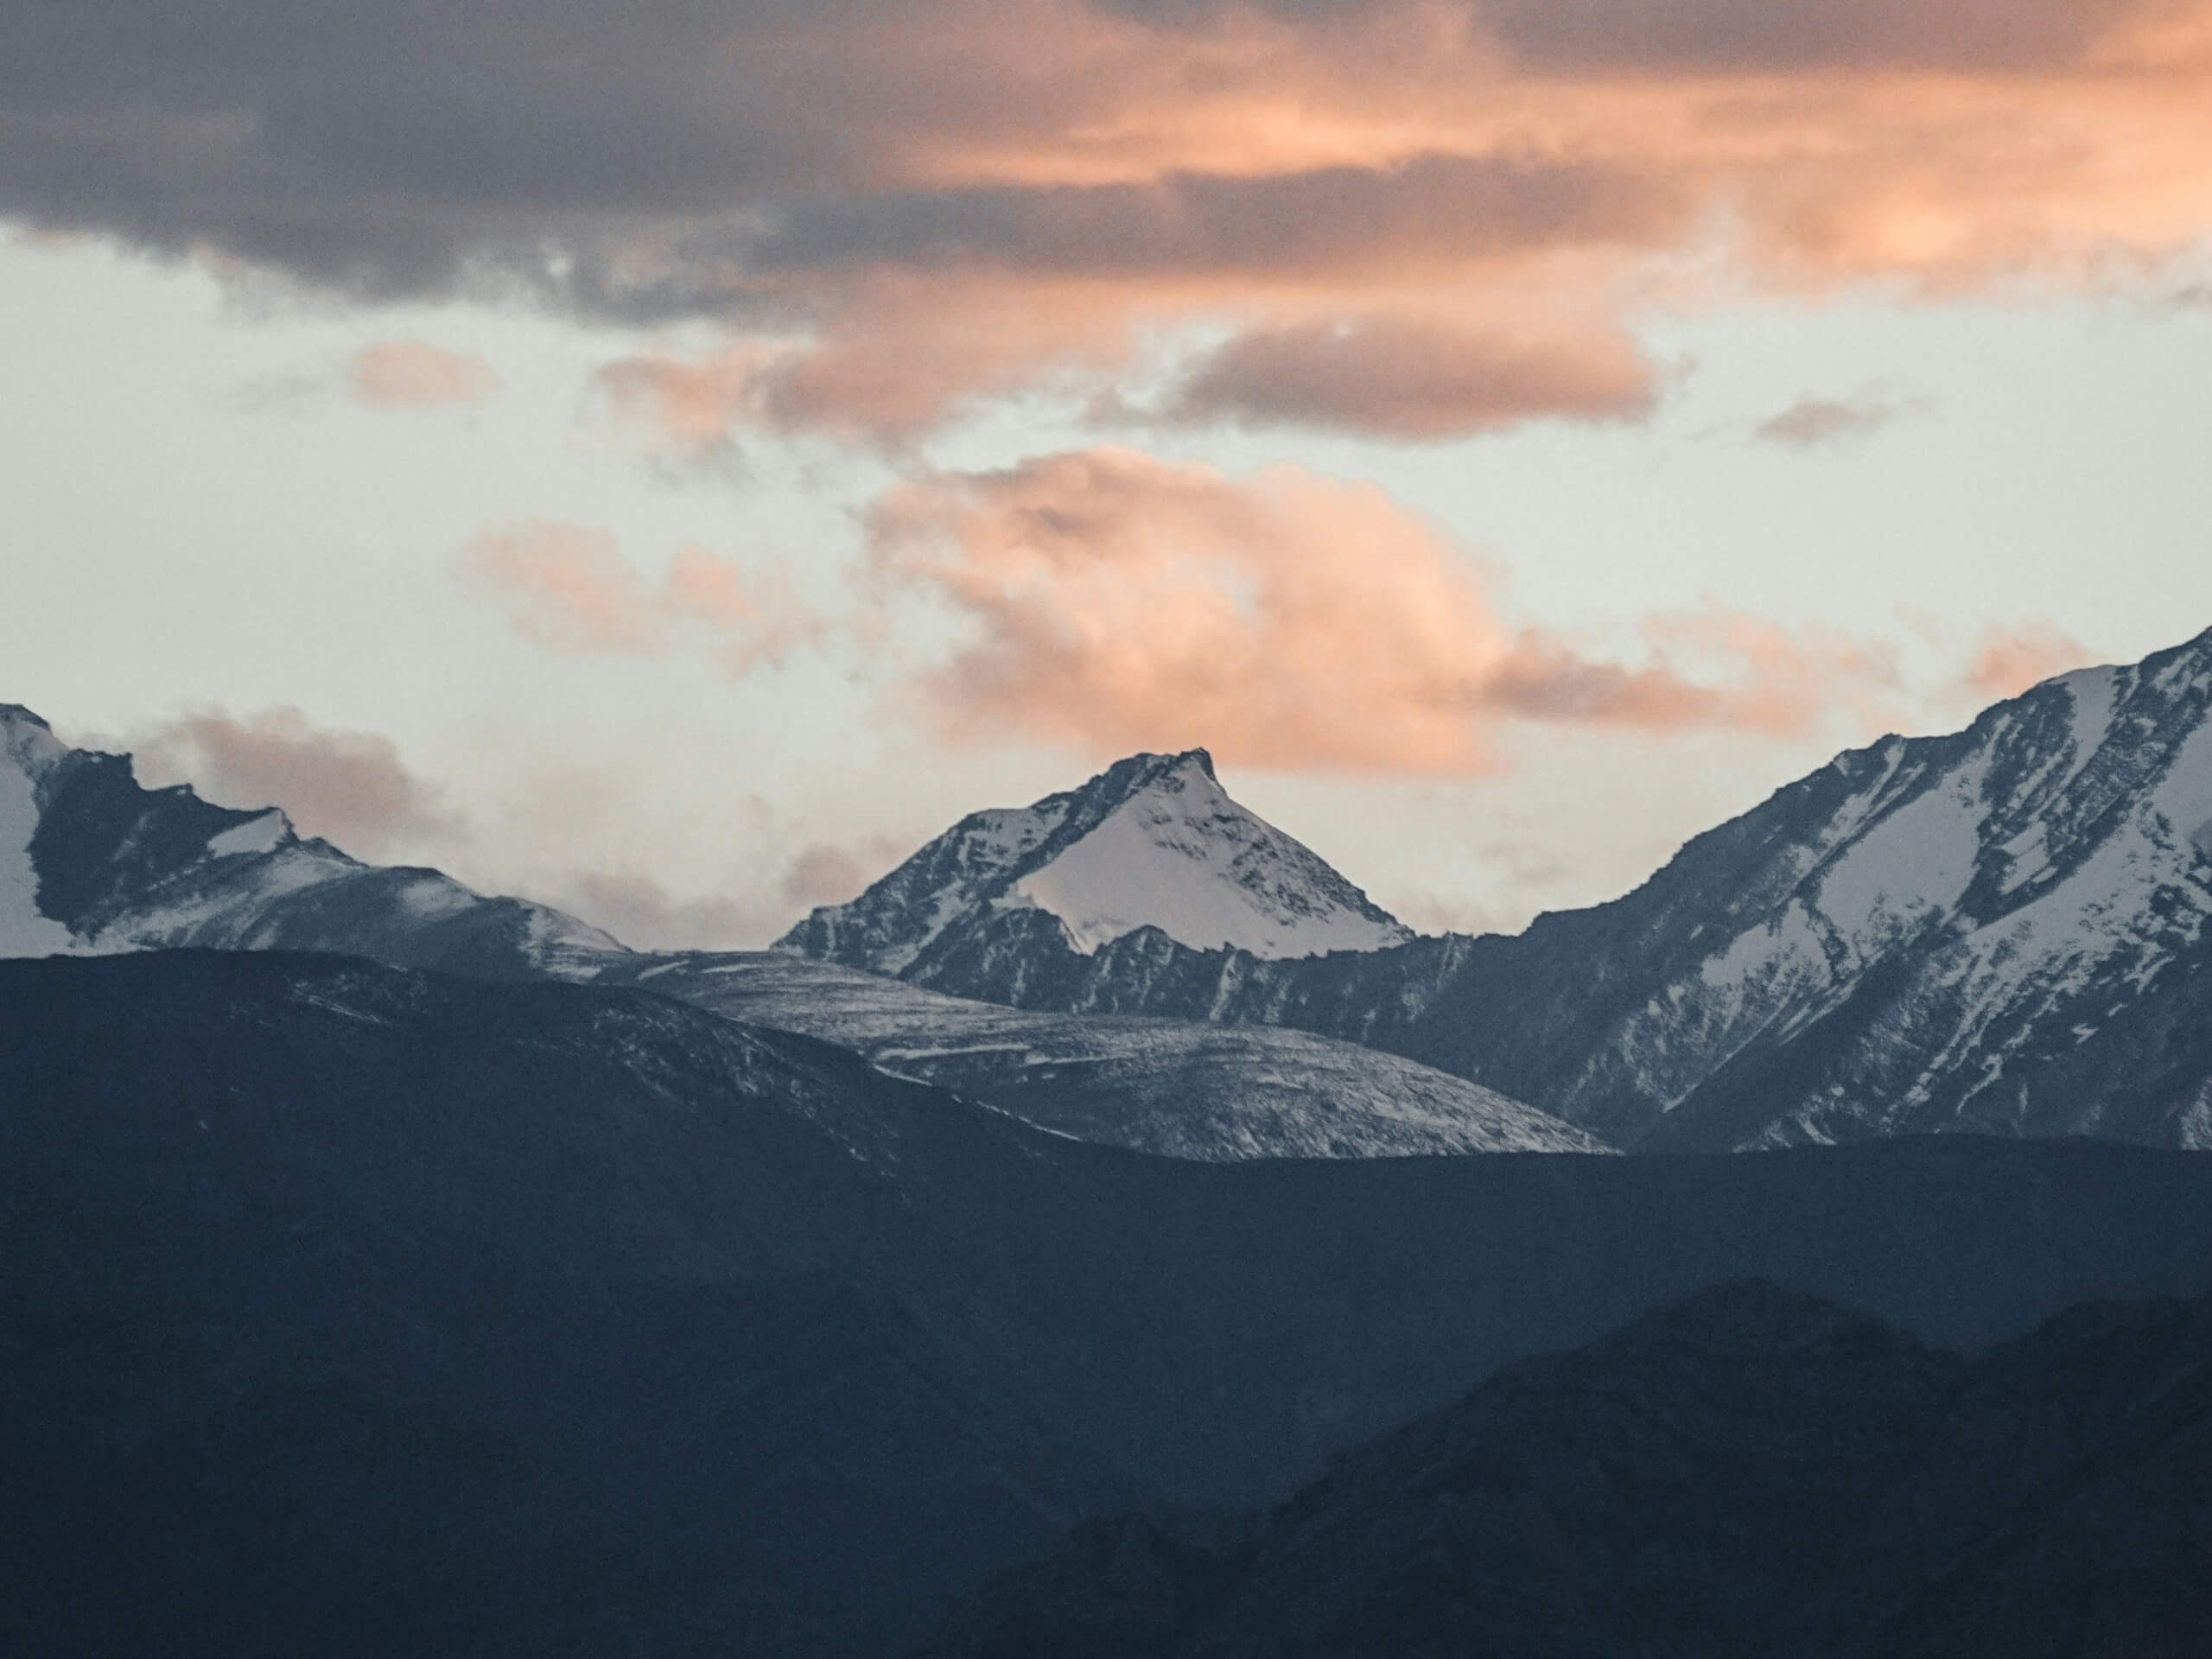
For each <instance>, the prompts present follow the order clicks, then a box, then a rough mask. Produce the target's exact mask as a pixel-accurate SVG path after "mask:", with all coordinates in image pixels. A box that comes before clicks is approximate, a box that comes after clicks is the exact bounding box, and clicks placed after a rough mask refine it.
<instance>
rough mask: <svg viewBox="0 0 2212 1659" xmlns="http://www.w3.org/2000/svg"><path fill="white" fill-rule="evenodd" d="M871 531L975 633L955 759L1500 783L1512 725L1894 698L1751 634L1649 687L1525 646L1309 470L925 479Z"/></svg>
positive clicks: (1123, 465)
mask: <svg viewBox="0 0 2212 1659" xmlns="http://www.w3.org/2000/svg"><path fill="white" fill-rule="evenodd" d="M869 532H870V543H871V549H872V555H873V558H874V564H875V568H876V569H877V570H878V572H879V573H880V575H881V576H882V577H883V578H884V579H886V580H887V581H889V582H893V583H895V584H899V585H903V586H905V587H908V588H914V589H918V590H919V591H921V592H923V593H925V594H928V595H929V596H931V597H932V598H933V599H935V600H937V601H939V602H941V603H943V604H944V605H945V606H946V607H949V608H950V610H951V611H952V612H953V613H955V614H956V615H957V616H958V617H959V618H960V619H961V620H963V621H964V622H965V623H966V624H967V626H968V635H967V639H966V642H965V644H964V645H963V647H962V648H961V649H960V650H959V651H958V652H957V653H956V654H955V655H954V656H953V657H952V658H950V660H949V661H948V662H946V663H945V664H943V665H942V666H940V667H939V668H938V669H937V670H936V671H933V672H932V673H931V674H930V675H929V676H927V677H925V681H924V683H923V685H922V688H921V689H922V691H923V696H924V700H925V708H926V709H928V711H929V712H930V713H931V715H934V716H935V718H936V719H937V721H938V723H939V724H940V726H941V727H942V728H944V732H945V733H946V734H947V735H949V736H950V737H953V738H955V739H958V738H963V737H964V738H997V737H1003V736H1007V735H1018V736H1027V737H1030V738H1037V739H1044V740H1046V741H1057V742H1061V743H1065V744H1068V745H1071V746H1072V747H1077V748H1079V749H1082V750H1084V751H1086V752H1089V753H1100V754H1106V753H1126V752H1127V751H1128V750H1131V749H1135V748H1173V747H1190V746H1192V745H1196V744H1200V743H1203V744H1205V745H1207V746H1209V747H1212V748H1213V749H1214V750H1215V751H1216V752H1217V753H1219V754H1221V755H1222V756H1223V758H1224V759H1225V760H1230V761H1231V762H1232V763H1235V764H1239V765H1245V766H1260V767H1271V768H1282V769H1296V768H1319V769H1332V770H1341V771H1355V772H1399V773H1410V774H1422V773H1427V774H1452V773H1465V772H1478V771H1483V770H1486V769H1491V768H1493V767H1495V766H1497V765H1498V764H1499V763H1500V752H1499V750H1498V748H1497V745H1496V743H1495V741H1494V738H1495V734H1496V728H1497V725H1498V723H1499V722H1501V721H1509V720H1512V721H1541V722H1562V723H1573V724H1582V725H1603V726H1616V727H1631V728H1643V729H1649V730H1671V729H1682V728H1717V729H1728V730H1738V731H1748V732H1753V733H1758V734H1770V735H1772V734H1802V733H1803V732H1806V731H1808V730H1811V729H1814V728H1815V727H1816V726H1817V725H1818V724H1819V722H1820V721H1821V720H1823V719H1824V718H1826V717H1827V716H1828V715H1830V714H1832V713H1833V712H1834V711H1836V710H1837V709H1846V708H1850V707H1852V706H1853V701H1852V700H1853V698H1854V697H1857V698H1864V697H1865V696H1868V695H1871V694H1872V693H1873V692H1874V691H1876V690H1879V689H1880V688H1882V687H1883V686H1885V684H1886V683H1888V682H1889V681H1890V680H1891V679H1893V677H1894V669H1893V666H1892V665H1891V664H1890V663H1889V662H1888V661H1887V660H1886V659H1885V658H1884V657H1883V656H1882V655H1881V654H1880V653H1878V652H1870V651H1866V650H1863V649H1854V648H1852V647H1850V646H1848V645H1846V644H1843V643H1840V642H1821V641H1813V642H1809V643H1808V642H1807V641H1804V640H1802V639H1798V638H1796V636H1793V635H1791V634H1790V633H1789V632H1786V631H1784V630H1783V629H1781V628H1779V627H1777V626H1774V625H1771V624H1766V623H1762V622H1759V621H1758V620H1756V619H1751V618H1746V617H1741V616H1738V615H1736V614H1733V613H1725V612H1713V613H1702V614H1700V615H1698V616H1694V617H1690V618H1658V619H1652V620H1650V621H1649V623H1648V624H1647V626H1646V628H1645V633H1646V636H1647V637H1646V646H1647V656H1648V658H1649V660H1647V661H1646V662H1644V663H1643V664H1640V665H1625V664H1619V663H1617V662H1612V661H1610V660H1606V659H1604V658H1594V657H1592V656H1590V655H1588V654H1586V653H1585V652H1580V651H1578V650H1577V649H1575V648H1574V647H1573V645H1570V644H1569V643H1567V641H1565V640H1563V639H1559V638H1557V637H1554V636H1551V635H1547V634H1543V633H1541V632H1532V631H1516V630H1513V629H1510V628H1509V627H1507V626H1505V625H1503V623H1502V622H1501V621H1500V620H1498V618H1497V615H1496V614H1495V613H1494V612H1493V610H1492V608H1491V603H1490V601H1489V598H1488V596H1487V594H1485V592H1484V588H1483V586H1482V584H1481V582H1480V580H1479V578H1478V575H1477V572H1476V570H1475V568H1474V567H1473V566H1472V565H1471V563H1469V562H1468V561H1467V560H1466V559H1465V557H1464V556H1462V555H1460V554H1459V551H1458V550H1455V549H1454V548H1453V547H1452V546H1451V545H1450V543H1448V542H1447V541H1446V539H1445V537H1443V536H1442V535H1441V534H1440V532H1439V531H1437V530H1436V529H1435V528H1434V527H1433V525H1431V524H1428V523H1427V522H1426V521H1425V520H1422V519H1421V518H1416V517H1415V516H1414V515H1413V514H1410V513H1408V512H1405V511H1404V510H1403V509H1402V508H1400V507H1399V506H1397V505H1395V503H1393V502H1392V501H1391V500H1390V499H1389V498H1388V497H1386V496H1385V495H1384V494H1383V493H1382V492H1381V491H1379V490H1377V489H1376V488H1374V487H1373V486H1369V485H1354V484H1344V483H1338V482H1336V481H1333V480H1328V479H1324V478H1321V477H1319V476H1317V475H1315V474H1311V473H1307V472H1304V471H1301V470H1300V469H1297V468H1293V467H1277V468H1274V469H1272V470H1270V471H1268V472H1264V473H1262V474H1257V475H1255V477H1253V478H1251V479H1249V480H1233V479H1230V478H1228V477H1226V476H1224V475H1223V474H1219V473H1217V472H1214V471H1212V470H1211V469H1209V468H1206V467H1177V466H1171V465H1169V464H1167V463H1165V462H1162V461H1155V460H1153V459H1151V458H1149V457H1147V456H1145V455H1142V454H1137V453H1135V452H1134V451H1129V450H1122V449H1111V448H1106V449H1094V450H1086V451H1081V452H1077V453H1073V454H1058V455H1052V456H1046V457H1042V458H1039V459H1037V460H1033V461H1026V462H1024V463H1022V464H1021V465H1020V466H1019V467H1012V468H1009V469H1007V470H1004V471H1001V472H991V473H973V474H931V475H928V476H925V477H922V478H918V479H915V480H910V481H908V482H907V483H906V484H904V485H902V486H898V487H896V488H894V489H893V490H892V491H891V492H890V493H887V495H886V496H885V497H884V498H883V499H881V500H880V501H879V502H878V504H877V505H876V506H875V508H874V512H873V513H872V514H871V517H870V520H869Z"/></svg>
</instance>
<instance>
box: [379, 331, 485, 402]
mask: <svg viewBox="0 0 2212 1659" xmlns="http://www.w3.org/2000/svg"><path fill="white" fill-rule="evenodd" d="M503 384H505V383H504V382H502V381H501V380H500V378H499V375H498V374H497V373H496V372H493V368H492V365H490V364H489V363H486V361H485V360H484V359H482V358H481V357H479V356H477V355H476V354H474V353H468V352H448V351H441V350H440V349H439V348H438V347H436V346H430V345H426V344H424V343H423V341H422V340H378V341H377V342H375V343H374V344H373V345H369V346H363V347H362V348H361V350H360V351H359V352H358V353H355V354H354V357H353V360H352V361H351V362H349V363H348V364H347V365H346V390H347V391H349V392H351V393H352V394H353V397H355V398H357V399H358V400H359V401H360V402H362V403H364V404H369V405H370V406H371V407H372V408H376V409H438V408H443V407H450V406H454V405H459V406H461V407H464V408H466V407H470V406H473V405H474V404H481V403H485V402H487V401H489V400H490V399H491V398H492V397H493V396H495V395H496V394H497V393H498V391H499V388H500V386H501V385H503Z"/></svg>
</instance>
